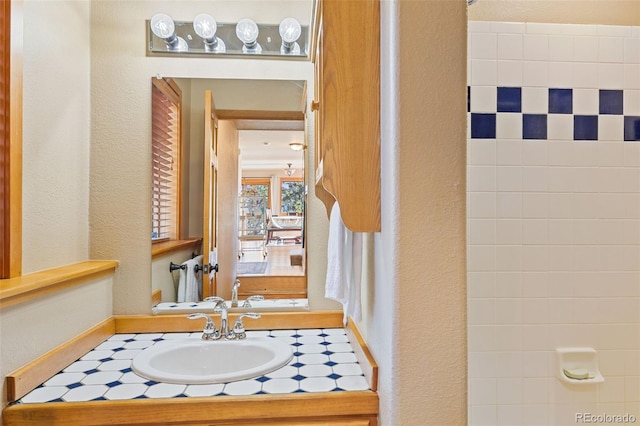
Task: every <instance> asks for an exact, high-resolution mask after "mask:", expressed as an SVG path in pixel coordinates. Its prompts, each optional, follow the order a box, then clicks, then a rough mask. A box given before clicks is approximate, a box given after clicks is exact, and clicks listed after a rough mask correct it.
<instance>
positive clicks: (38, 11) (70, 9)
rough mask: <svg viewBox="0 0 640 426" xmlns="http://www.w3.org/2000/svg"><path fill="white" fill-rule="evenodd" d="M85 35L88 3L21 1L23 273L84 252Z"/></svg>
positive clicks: (86, 198) (86, 191)
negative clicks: (61, 28) (62, 24)
mask: <svg viewBox="0 0 640 426" xmlns="http://www.w3.org/2000/svg"><path fill="white" fill-rule="evenodd" d="M60 21H64V22H66V24H65V27H66V28H65V29H66V30H65V31H59V30H58V29H57V28H55V27H52V25H51V23H53V22H60ZM42 29H46V31H47V33H48V36H47V37H43V36H42V31H43V30H42ZM88 34H89V5H88V4H84V3H80V2H73V1H63V2H42V1H26V2H25V3H24V92H23V101H24V112H23V116H24V123H23V180H22V184H23V188H22V195H23V219H22V240H23V247H22V261H23V265H22V266H23V267H22V271H23V273H24V274H28V273H30V272H34V271H40V270H43V269H48V268H52V267H55V266H60V265H65V264H68V263H73V262H77V261H80V260H85V259H86V258H87V256H88V250H89V248H88V245H89V240H88V233H89V222H88V216H87V211H88V208H89V207H88V205H89V147H90V145H91V144H90V133H89V109H90V96H89V83H90V80H89V72H90V69H89V43H88Z"/></svg>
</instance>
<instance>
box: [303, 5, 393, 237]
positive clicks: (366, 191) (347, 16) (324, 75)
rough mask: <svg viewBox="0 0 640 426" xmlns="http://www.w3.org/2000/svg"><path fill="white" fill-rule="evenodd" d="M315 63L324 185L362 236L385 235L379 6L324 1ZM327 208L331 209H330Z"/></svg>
mask: <svg viewBox="0 0 640 426" xmlns="http://www.w3.org/2000/svg"><path fill="white" fill-rule="evenodd" d="M321 19H322V21H321V23H322V24H321V35H320V37H318V49H319V54H318V55H317V57H316V67H317V69H316V72H317V77H316V82H317V84H318V85H319V91H320V94H319V99H318V102H319V104H318V110H319V114H318V116H317V118H319V122H318V123H316V125H317V126H318V127H319V128H320V129H319V134H318V135H317V140H316V143H317V144H318V149H319V152H318V154H317V155H318V165H317V166H318V175H319V182H320V183H321V185H322V187H323V188H324V189H326V191H327V192H328V193H330V194H331V195H332V197H333V198H334V199H335V200H336V201H338V203H339V205H340V212H341V214H342V221H343V222H344V224H345V225H346V226H347V228H349V229H351V230H352V231H357V232H377V231H380V4H379V1H378V0H323V1H322V2H321ZM325 204H326V203H325Z"/></svg>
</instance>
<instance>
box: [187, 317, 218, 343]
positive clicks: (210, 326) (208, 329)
mask: <svg viewBox="0 0 640 426" xmlns="http://www.w3.org/2000/svg"><path fill="white" fill-rule="evenodd" d="M187 318H189V319H198V318H204V319H206V320H207V322H206V323H205V325H204V329H203V330H202V340H217V339H219V338H220V336H219V335H218V333H217V331H216V326H215V324H214V323H213V320H212V319H211V317H210V316H209V315H207V314H203V313H200V312H198V313H195V314H190V315H187ZM216 336H218V337H216Z"/></svg>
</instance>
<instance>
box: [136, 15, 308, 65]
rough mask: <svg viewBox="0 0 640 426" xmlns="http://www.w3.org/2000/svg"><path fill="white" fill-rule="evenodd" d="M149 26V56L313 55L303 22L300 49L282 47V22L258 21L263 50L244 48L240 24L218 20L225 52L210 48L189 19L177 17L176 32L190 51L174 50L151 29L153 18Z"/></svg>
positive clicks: (291, 57)
mask: <svg viewBox="0 0 640 426" xmlns="http://www.w3.org/2000/svg"><path fill="white" fill-rule="evenodd" d="M146 26H147V42H148V43H147V56H181V57H190V56H201V57H203V56H206V57H236V58H237V57H250V58H251V59H258V58H264V59H291V60H307V59H309V27H307V26H302V27H301V34H300V38H299V39H298V40H297V44H299V45H300V50H299V51H298V50H297V49H295V50H293V49H292V50H291V51H285V50H282V49H281V48H282V37H281V36H280V31H279V24H275V25H266V24H258V29H259V31H260V32H259V35H258V40H257V42H258V44H259V45H260V46H261V47H262V51H261V52H260V53H255V52H246V49H245V52H246V53H245V52H243V46H244V44H243V43H242V41H240V39H239V38H238V36H237V35H236V24H234V23H220V22H218V23H217V31H216V37H218V39H220V40H222V41H223V42H224V45H225V46H226V49H225V51H224V52H217V51H211V49H207V46H206V44H205V43H204V41H203V39H202V37H200V36H198V35H197V34H196V32H195V30H194V29H193V23H192V22H189V21H175V35H176V36H177V37H180V38H182V39H184V40H185V41H186V43H187V50H186V51H175V50H173V51H172V50H170V49H169V47H168V46H167V43H166V41H165V40H164V39H162V38H160V37H158V36H156V35H155V34H154V33H153V32H152V31H151V29H150V20H147V21H146Z"/></svg>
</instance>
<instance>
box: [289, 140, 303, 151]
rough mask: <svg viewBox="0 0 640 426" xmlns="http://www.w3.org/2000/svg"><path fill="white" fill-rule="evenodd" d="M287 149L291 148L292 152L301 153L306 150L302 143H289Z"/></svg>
mask: <svg viewBox="0 0 640 426" xmlns="http://www.w3.org/2000/svg"><path fill="white" fill-rule="evenodd" d="M289 148H291V149H292V150H293V151H302V150H303V149H305V148H306V146H305V144H303V143H302V142H291V143H290V144H289Z"/></svg>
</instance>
